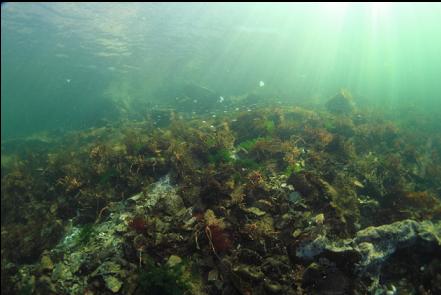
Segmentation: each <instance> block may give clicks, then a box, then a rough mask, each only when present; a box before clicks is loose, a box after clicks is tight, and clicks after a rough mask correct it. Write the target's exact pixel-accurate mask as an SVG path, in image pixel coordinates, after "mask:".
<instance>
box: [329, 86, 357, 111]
mask: <svg viewBox="0 0 441 295" xmlns="http://www.w3.org/2000/svg"><path fill="white" fill-rule="evenodd" d="M326 108H327V109H328V111H329V112H331V113H334V114H337V115H348V114H351V113H352V112H353V111H354V103H353V99H352V95H351V93H350V92H349V91H348V90H346V89H341V90H340V91H339V92H338V93H337V94H336V95H334V96H333V97H332V98H331V99H330V100H329V101H328V102H327V103H326Z"/></svg>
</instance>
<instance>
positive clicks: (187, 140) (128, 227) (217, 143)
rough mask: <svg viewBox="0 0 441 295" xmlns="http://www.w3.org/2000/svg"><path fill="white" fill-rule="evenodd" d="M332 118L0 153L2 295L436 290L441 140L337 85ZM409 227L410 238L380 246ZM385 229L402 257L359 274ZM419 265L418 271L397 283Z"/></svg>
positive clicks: (138, 129)
mask: <svg viewBox="0 0 441 295" xmlns="http://www.w3.org/2000/svg"><path fill="white" fill-rule="evenodd" d="M234 107H236V106H234ZM326 108H327V109H328V110H329V112H327V111H324V110H307V109H304V108H300V107H293V106H288V105H286V106H282V105H281V106H278V107H270V106H267V105H261V106H256V107H254V108H253V109H249V110H246V111H240V110H234V111H233V110H232V111H231V112H225V113H224V114H223V115H217V116H212V115H206V116H205V115H198V116H192V117H188V116H185V115H186V114H185V112H183V113H182V114H183V116H180V115H179V114H178V113H176V112H171V113H170V116H169V120H166V121H164V120H162V121H161V128H156V127H155V121H154V119H152V118H154V116H150V117H148V118H147V119H146V120H144V121H138V122H130V121H127V122H123V123H118V124H114V125H107V126H105V127H101V128H91V129H89V130H84V131H78V132H72V133H70V134H67V135H65V136H63V137H60V138H53V139H52V142H51V144H50V145H47V146H45V147H44V148H39V149H38V150H37V151H32V148H31V147H29V149H28V150H27V151H26V152H20V153H17V152H14V150H13V149H8V148H7V145H8V144H10V143H8V142H4V143H2V168H1V169H2V174H1V175H2V178H1V198H2V212H1V213H2V214H1V216H2V239H1V240H2V286H6V287H4V288H3V290H2V294H3V293H4V294H16V293H18V292H19V291H20V290H21V292H22V293H26V294H31V293H33V294H109V292H112V293H120V294H145V293H146V292H148V293H149V294H221V293H222V290H226V291H225V292H227V293H228V292H230V293H228V294H251V293H252V294H255V293H257V294H277V293H279V294H325V293H326V292H328V291H329V292H332V294H366V293H367V292H371V291H372V290H376V292H377V293H376V294H386V292H389V291H390V290H391V289H393V288H392V286H394V288H397V287H398V286H402V287H401V288H403V290H405V291H406V292H407V291H408V292H409V293H415V292H417V290H418V292H420V293H421V294H435V293H437V292H441V282H440V280H439V277H437V276H436V274H437V273H439V271H440V270H439V267H438V266H437V264H436V263H435V262H434V261H438V262H439V261H440V260H441V257H439V253H441V251H440V250H441V245H440V238H441V235H440V233H439V231H440V226H441V224H440V223H439V220H440V218H441V200H440V195H441V168H440V167H441V150H440V149H439V147H440V146H441V137H440V135H439V134H430V142H428V139H427V138H428V137H427V134H425V133H424V130H421V131H420V133H416V132H415V131H414V130H412V131H408V130H407V129H406V128H405V127H398V124H397V123H396V122H393V121H388V120H386V119H382V120H379V119H378V116H377V115H373V114H372V113H370V112H368V111H363V110H357V109H355V107H354V105H353V104H352V97H351V95H350V93H348V91H347V90H344V91H342V92H340V93H339V94H337V95H336V96H335V97H334V98H332V99H331V100H330V101H329V102H328V104H327V105H326ZM22 145H23V146H25V145H26V140H23V142H22ZM3 148H4V149H3ZM3 150H5V151H6V150H8V151H10V152H3ZM3 159H5V161H3ZM6 159H8V160H6ZM409 220H411V221H409ZM430 221H433V223H432V222H430ZM394 222H395V223H394ZM400 222H402V223H400ZM420 222H421V223H420ZM422 222H427V223H422ZM69 224H71V225H72V224H73V225H74V226H75V227H76V228H77V229H79V231H78V233H77V236H76V237H77V241H78V243H76V245H77V246H76V247H70V246H69V244H66V242H65V243H63V241H66V239H67V236H68V235H69V232H68V228H69V226H68V225H69ZM409 224H410V225H415V224H418V226H419V228H421V232H420V233H419V234H418V235H416V236H408V237H407V238H406V239H408V240H406V241H412V242H409V243H407V242H406V243H404V242H403V241H404V240H403V241H401V240H399V241H395V240H387V239H388V237H389V238H390V239H392V238H393V237H394V235H393V234H392V233H396V232H399V230H400V229H401V228H402V227H403V226H409ZM382 225H388V227H383V228H382V230H383V231H382V232H383V233H384V232H386V233H389V232H390V235H387V234H385V235H384V236H385V237H384V239H385V240H381V241H380V242H381V245H383V246H384V245H387V243H391V245H399V247H398V248H399V251H398V250H397V252H393V251H392V252H390V253H388V254H387V255H386V254H384V255H383V256H381V257H383V258H382V260H381V261H380V262H377V264H376V265H377V266H376V267H377V268H376V270H375V272H372V273H370V274H368V273H363V271H365V269H364V268H362V269H361V272H359V270H360V269H358V270H357V269H356V268H357V267H359V266H358V265H360V263H362V262H363V263H367V264H368V263H371V262H370V261H369V258H370V256H366V257H364V256H363V257H361V256H360V254H359V252H357V251H360V252H362V251H361V250H359V248H356V247H358V246H357V245H358V244H357V245H356V244H354V243H355V242H357V243H360V241H359V240H357V239H361V237H365V239H366V241H371V240H372V239H373V238H371V236H369V234H370V231H375V230H376V228H375V227H379V226H382ZM389 225H390V226H389ZM415 226H416V225H415ZM368 229H369V230H368ZM379 231H380V232H381V230H379ZM388 231H389V232H388ZM426 231H427V233H430V234H426V235H424V234H423V233H425V232H426ZM432 234H433V237H437V239H438V240H436V238H433V239H432V238H430V239H429V238H427V237H428V236H430V237H432V236H431V235H432ZM351 239H354V241H355V242H352V244H351V245H352V246H351V247H353V248H349V246H344V245H345V244H344V243H343V242H341V241H351ZM320 243H323V244H320ZM337 243H341V244H337ZM372 243H373V249H376V250H378V251H380V250H381V249H380V248H378V249H377V248H375V247H377V246H378V247H380V246H379V245H377V244H375V243H376V242H375V239H373V241H372ZM339 245H340V246H339ZM360 245H361V244H360ZM420 245H424V248H419V246H420ZM426 246H427V247H426ZM338 247H342V248H338ZM345 247H346V248H345ZM360 247H361V246H360ZM322 248H323V249H322ZM336 248H338V249H337V250H336ZM398 248H397V249H398ZM56 249H62V251H64V252H65V256H66V257H68V259H66V258H64V260H63V255H60V252H59V251H57V250H56ZM317 249H322V250H320V251H319V250H317ZM423 249H425V250H423ZM389 250H390V249H389ZM372 251H373V250H372ZM408 252H411V253H412V255H411V259H410V260H409V261H408V262H409V263H406V260H405V258H404V261H403V259H398V257H405V253H408ZM67 253H68V254H69V255H67ZM363 253H364V252H363ZM363 255H364V254H363ZM418 255H420V256H421V257H422V258H424V259H423V260H421V265H420V267H421V269H423V271H421V274H420V275H418V276H416V277H413V278H412V279H411V278H410V276H408V275H406V276H405V277H404V278H403V279H401V278H400V276H399V275H398V273H399V272H400V271H401V272H402V273H406V274H410V273H411V272H412V269H413V265H412V264H414V261H417V260H418V257H419V256H418ZM180 257H185V258H186V261H188V264H185V265H184V264H182V263H181V258H180ZM377 257H380V256H377ZM389 257H391V258H390V259H389ZM428 257H432V258H433V259H434V260H430V259H428ZM170 265H171V266H170ZM190 265H191V267H190ZM383 265H384V269H394V268H395V270H394V271H393V272H391V273H386V272H384V271H383V270H382V267H383ZM438 265H439V263H438ZM190 268H191V269H196V270H197V271H193V273H191V274H190ZM397 269H399V271H398V270H397ZM356 270H357V271H356ZM369 276H370V277H369ZM369 278H371V279H372V280H369ZM381 292H383V293H381ZM403 292H404V291H403ZM387 294H389V293H387Z"/></svg>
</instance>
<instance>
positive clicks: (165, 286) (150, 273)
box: [136, 260, 191, 295]
mask: <svg viewBox="0 0 441 295" xmlns="http://www.w3.org/2000/svg"><path fill="white" fill-rule="evenodd" d="M146 264H147V265H146V267H145V268H144V269H142V270H141V271H140V273H139V283H138V288H137V290H136V294H140V295H141V294H152V295H181V294H185V293H188V292H190V290H191V285H190V283H189V282H188V281H187V280H186V278H185V277H184V271H185V267H186V266H185V264H184V263H183V262H181V263H178V264H176V265H174V266H168V265H167V264H163V265H159V266H157V265H155V263H153V262H152V261H151V260H147V263H146Z"/></svg>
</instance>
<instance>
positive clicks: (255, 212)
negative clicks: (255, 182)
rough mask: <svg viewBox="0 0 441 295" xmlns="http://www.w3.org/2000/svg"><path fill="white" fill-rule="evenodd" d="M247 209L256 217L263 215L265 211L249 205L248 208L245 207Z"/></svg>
mask: <svg viewBox="0 0 441 295" xmlns="http://www.w3.org/2000/svg"><path fill="white" fill-rule="evenodd" d="M247 211H248V212H250V213H253V214H254V215H256V216H258V217H260V216H263V215H265V214H266V212H265V211H262V210H260V209H259V208H257V207H250V208H248V209H247Z"/></svg>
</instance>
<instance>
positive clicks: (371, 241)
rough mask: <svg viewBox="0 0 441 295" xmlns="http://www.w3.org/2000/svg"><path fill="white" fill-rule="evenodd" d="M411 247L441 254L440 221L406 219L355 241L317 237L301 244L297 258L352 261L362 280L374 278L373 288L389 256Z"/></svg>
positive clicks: (360, 235) (361, 234) (366, 231)
mask: <svg viewBox="0 0 441 295" xmlns="http://www.w3.org/2000/svg"><path fill="white" fill-rule="evenodd" d="M412 247H416V248H417V249H420V248H423V249H428V251H441V222H439V221H438V222H435V223H432V222H430V221H422V222H417V221H414V220H403V221H398V222H394V223H392V224H386V225H382V226H378V227H368V228H365V229H363V230H360V231H358V232H357V234H356V236H355V237H354V238H353V239H346V240H337V241H332V240H330V239H328V238H327V237H326V236H318V237H317V238H316V239H314V240H313V241H311V242H306V243H303V244H301V245H300V246H299V247H298V248H297V250H296V255H297V257H299V258H302V259H307V260H313V259H315V258H316V257H323V256H332V257H334V260H336V261H337V260H345V259H346V260H349V261H351V260H352V261H353V263H356V264H355V265H356V268H355V272H356V273H357V274H359V275H360V277H369V278H370V279H372V278H373V280H372V281H373V282H374V283H372V285H371V286H370V288H369V289H373V288H375V287H376V286H377V284H378V277H379V276H380V274H381V269H382V266H383V265H384V263H385V262H386V261H387V260H388V259H389V257H391V255H392V254H394V253H395V252H396V251H397V250H400V249H408V248H412ZM337 262H339V261H337Z"/></svg>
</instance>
